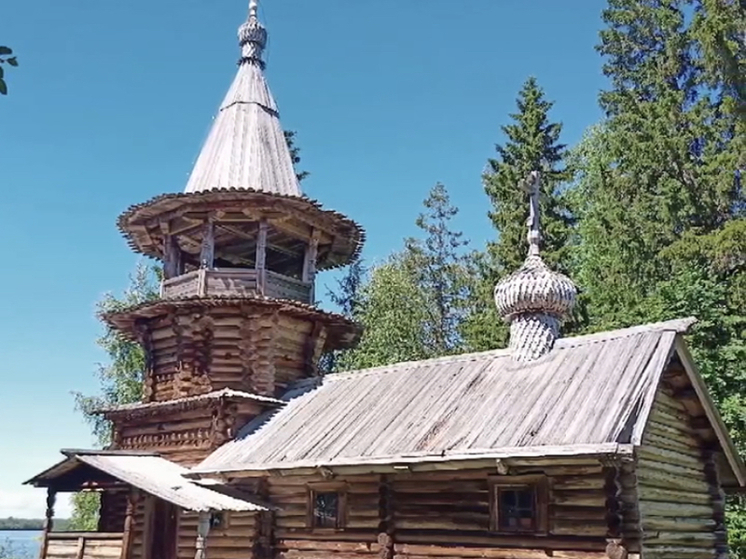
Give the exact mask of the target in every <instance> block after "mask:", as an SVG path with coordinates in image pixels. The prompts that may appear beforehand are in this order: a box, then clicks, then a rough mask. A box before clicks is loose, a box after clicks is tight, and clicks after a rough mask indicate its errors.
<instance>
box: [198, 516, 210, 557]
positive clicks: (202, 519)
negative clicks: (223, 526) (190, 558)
mask: <svg viewBox="0 0 746 559" xmlns="http://www.w3.org/2000/svg"><path fill="white" fill-rule="evenodd" d="M209 532H210V513H209V512H201V513H199V520H198V521H197V542H196V546H195V549H196V551H195V552H194V559H206V558H207V534H208V533H209Z"/></svg>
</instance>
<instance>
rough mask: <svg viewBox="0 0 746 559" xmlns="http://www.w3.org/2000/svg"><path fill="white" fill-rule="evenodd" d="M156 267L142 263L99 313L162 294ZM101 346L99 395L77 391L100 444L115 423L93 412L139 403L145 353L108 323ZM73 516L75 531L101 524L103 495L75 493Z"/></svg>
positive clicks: (105, 300)
mask: <svg viewBox="0 0 746 559" xmlns="http://www.w3.org/2000/svg"><path fill="white" fill-rule="evenodd" d="M159 274H160V272H159V270H156V269H154V268H150V267H146V266H144V265H142V264H140V265H138V267H137V268H136V270H135V273H134V274H133V275H132V276H131V277H130V285H129V286H128V287H127V289H126V290H125V291H124V294H123V296H122V297H121V298H117V297H115V296H114V295H112V294H107V295H106V296H105V297H104V298H103V299H102V300H101V301H100V302H99V303H98V311H99V313H106V312H112V311H116V310H121V309H123V308H126V307H130V306H133V305H137V304H138V303H142V302H144V301H150V300H153V299H155V298H157V297H158V288H157V285H158V282H157V279H158V276H159ZM98 345H99V346H101V348H103V349H104V351H106V353H107V355H108V356H109V362H108V363H106V364H102V365H99V368H98V378H99V381H100V389H101V391H100V393H99V394H96V395H83V394H81V393H76V394H75V401H76V407H77V409H78V410H79V411H81V412H82V413H83V415H84V416H85V418H86V421H87V422H88V423H89V424H90V425H91V429H92V431H93V435H94V437H95V439H96V442H97V444H98V445H99V446H100V447H102V448H103V447H105V446H107V445H108V444H110V442H111V425H110V423H109V422H108V421H107V420H106V419H104V418H102V417H101V416H100V415H96V414H94V413H93V412H94V411H95V410H97V409H102V408H107V407H111V406H118V405H122V404H130V403H134V402H139V401H140V400H141V398H142V386H143V384H142V381H143V372H144V369H145V355H144V353H143V350H142V347H141V346H140V344H138V343H136V342H133V341H131V340H128V339H126V338H124V337H123V336H122V335H121V334H120V333H119V332H118V331H117V330H114V329H113V328H111V327H110V326H108V325H105V331H104V334H103V336H102V337H101V338H99V340H98ZM72 502H73V515H72V517H71V519H70V524H71V529H73V530H81V531H88V530H95V529H96V526H97V523H98V510H99V495H98V493H94V492H81V493H76V494H75V495H73V498H72Z"/></svg>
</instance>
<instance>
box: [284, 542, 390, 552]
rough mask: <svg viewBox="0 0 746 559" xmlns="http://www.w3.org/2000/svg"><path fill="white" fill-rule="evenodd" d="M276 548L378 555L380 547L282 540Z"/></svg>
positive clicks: (365, 544) (354, 543) (369, 543)
mask: <svg viewBox="0 0 746 559" xmlns="http://www.w3.org/2000/svg"><path fill="white" fill-rule="evenodd" d="M277 547H278V548H280V549H283V550H288V549H299V550H308V551H329V552H346V553H350V552H352V553H358V552H363V553H368V552H373V553H378V551H379V550H380V549H381V546H380V545H379V544H377V543H372V542H333V541H332V542H323V541H314V540H282V541H280V542H278V543H277Z"/></svg>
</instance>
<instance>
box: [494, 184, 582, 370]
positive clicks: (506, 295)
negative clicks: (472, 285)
mask: <svg viewBox="0 0 746 559" xmlns="http://www.w3.org/2000/svg"><path fill="white" fill-rule="evenodd" d="M524 187H525V188H526V190H528V192H529V195H530V213H529V218H528V222H527V225H528V229H529V231H528V244H529V253H528V258H526V261H525V262H524V263H523V265H522V266H521V267H520V268H519V269H518V270H516V271H515V272H513V273H512V274H510V275H509V276H507V277H506V278H503V279H502V280H500V281H499V282H498V283H497V285H496V286H495V305H496V306H497V310H498V312H499V313H500V316H501V317H502V318H503V320H505V321H506V322H508V323H509V324H510V346H509V347H510V350H511V351H512V353H513V357H514V359H516V360H518V361H533V360H534V359H538V358H539V357H541V356H542V355H544V354H545V353H547V352H549V351H550V350H551V349H552V347H553V346H554V342H555V340H556V339H557V338H559V336H560V325H561V323H562V321H563V320H565V319H567V318H568V317H569V316H570V315H571V313H572V309H573V307H574V306H575V300H576V298H577V293H578V291H577V288H576V287H575V284H574V283H573V282H572V280H570V278H568V277H567V276H564V275H562V274H560V273H557V272H554V271H552V270H551V269H549V267H548V266H547V265H546V264H545V263H544V261H543V260H542V259H541V257H540V256H539V243H540V240H541V233H540V229H539V190H540V174H539V172H538V171H534V172H532V173H531V174H530V175H529V177H528V179H527V180H526V182H525V185H524Z"/></svg>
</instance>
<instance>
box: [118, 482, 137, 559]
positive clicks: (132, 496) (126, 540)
mask: <svg viewBox="0 0 746 559" xmlns="http://www.w3.org/2000/svg"><path fill="white" fill-rule="evenodd" d="M139 502H140V490H139V489H134V488H133V489H131V490H130V492H129V494H128V495H127V511H126V512H125V517H124V534H123V535H122V553H121V555H120V559H127V558H128V557H129V553H130V548H131V547H132V536H133V532H134V530H133V528H132V527H133V525H134V523H135V512H136V511H137V505H138V503H139Z"/></svg>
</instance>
